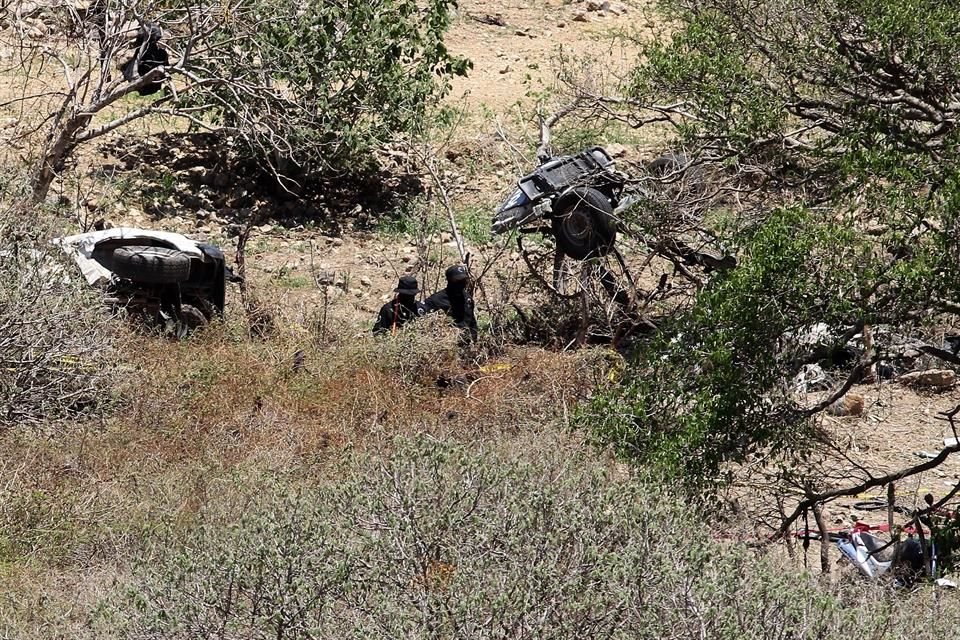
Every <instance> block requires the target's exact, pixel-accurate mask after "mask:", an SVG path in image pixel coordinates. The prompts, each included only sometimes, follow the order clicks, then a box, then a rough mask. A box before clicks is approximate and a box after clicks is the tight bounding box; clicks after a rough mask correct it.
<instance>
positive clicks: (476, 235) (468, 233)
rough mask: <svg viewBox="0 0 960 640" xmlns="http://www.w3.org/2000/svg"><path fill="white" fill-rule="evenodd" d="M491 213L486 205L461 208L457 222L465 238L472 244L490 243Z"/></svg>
mask: <svg viewBox="0 0 960 640" xmlns="http://www.w3.org/2000/svg"><path fill="white" fill-rule="evenodd" d="M490 218H491V214H490V211H489V209H487V208H486V207H481V206H475V207H466V208H464V209H461V210H460V212H459V213H458V214H457V224H458V225H459V228H460V233H461V234H463V238H464V239H465V240H466V241H467V242H470V243H472V244H479V245H483V244H488V243H489V242H490V240H491V236H490Z"/></svg>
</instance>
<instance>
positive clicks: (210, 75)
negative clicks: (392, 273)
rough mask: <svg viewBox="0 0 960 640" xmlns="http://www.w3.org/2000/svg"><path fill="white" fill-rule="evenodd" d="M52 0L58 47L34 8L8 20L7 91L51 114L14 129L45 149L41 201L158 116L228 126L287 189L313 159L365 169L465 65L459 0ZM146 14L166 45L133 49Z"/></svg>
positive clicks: (37, 198) (2, 36)
mask: <svg viewBox="0 0 960 640" xmlns="http://www.w3.org/2000/svg"><path fill="white" fill-rule="evenodd" d="M55 4H57V6H56V7H43V8H39V9H37V8H35V9H36V10H38V11H41V12H42V13H43V15H44V17H45V19H46V20H47V21H48V22H50V23H51V24H52V25H53V27H52V28H54V29H57V30H62V31H63V33H64V34H65V37H64V38H63V41H62V44H63V47H62V48H61V49H57V50H55V49H53V48H50V47H49V46H46V43H44V42H38V41H36V40H35V39H33V38H31V37H30V35H29V31H28V30H29V25H28V23H27V21H15V22H14V25H13V28H12V29H10V30H6V31H4V32H2V33H0V42H2V44H4V45H5V46H7V47H9V48H11V49H12V50H14V51H16V52H17V55H18V58H19V59H20V60H21V62H22V68H23V69H24V76H25V77H24V82H23V87H22V90H21V91H20V93H19V95H15V96H13V97H12V98H11V102H12V103H16V104H19V105H20V108H21V109H23V110H24V111H26V112H28V113H35V114H39V115H40V116H46V117H45V118H44V120H43V122H40V121H37V122H34V121H33V120H32V119H31V117H26V118H24V120H23V122H22V123H20V126H18V128H17V130H16V132H15V137H18V138H20V139H21V140H22V141H23V142H24V143H26V142H29V143H30V144H31V148H33V149H34V153H37V154H38V155H37V156H36V157H35V158H34V160H33V162H32V164H33V167H34V178H33V184H32V191H33V193H32V200H33V202H34V203H39V202H42V201H44V199H45V198H46V196H47V194H48V192H49V189H50V186H51V184H53V182H54V181H55V180H56V179H57V178H58V176H61V175H62V174H63V172H64V171H65V170H66V168H67V166H68V165H69V163H70V162H69V161H70V160H71V158H72V156H73V154H74V152H75V150H76V149H77V148H78V147H79V146H81V145H83V144H85V143H87V142H90V141H92V140H94V139H95V138H98V137H100V136H103V135H105V134H107V133H110V132H112V131H115V130H118V129H121V128H124V127H127V126H128V125H129V124H130V123H132V122H134V121H136V120H138V119H141V118H145V117H148V116H151V115H163V116H173V117H178V118H183V119H184V120H185V122H187V123H188V124H189V125H190V126H191V127H194V126H195V127H199V128H203V129H210V128H215V129H218V130H220V131H221V132H222V133H224V135H225V137H228V138H230V140H229V141H228V142H227V144H233V145H236V146H237V148H239V149H241V150H243V151H245V152H246V153H247V155H248V156H249V157H250V159H252V160H254V161H257V162H259V163H260V166H261V167H263V168H264V169H269V170H272V172H273V173H274V174H275V175H276V177H278V178H283V177H288V178H290V180H288V181H287V182H285V183H284V185H285V186H286V187H288V188H290V189H293V188H295V187H296V186H298V182H297V181H300V180H302V179H303V178H304V177H305V176H307V175H308V174H309V173H311V172H316V171H321V170H324V171H330V170H336V171H343V170H354V171H355V170H358V169H361V168H366V167H367V166H369V165H370V164H371V163H372V159H371V157H370V154H369V152H370V151H371V150H372V149H374V148H377V147H378V146H380V145H382V144H384V143H386V142H390V141H394V140H396V139H397V138H401V137H405V136H407V137H408V136H410V135H412V134H414V133H416V132H418V131H420V130H421V128H422V126H423V124H424V121H425V117H426V115H427V114H428V113H430V112H431V110H432V109H433V108H434V106H435V105H436V103H437V100H438V99H439V98H441V97H442V96H443V95H444V93H445V92H446V91H447V90H448V89H449V79H450V78H451V76H453V75H458V74H459V75H463V74H465V73H466V71H467V69H468V68H469V66H470V63H469V62H468V61H467V60H465V59H463V58H460V57H458V56H455V55H452V54H451V53H450V52H449V51H448V50H447V48H446V46H445V44H444V41H443V39H444V35H445V33H446V30H447V28H448V27H449V24H450V19H451V13H452V11H453V9H454V8H455V7H456V1H455V0H429V1H428V2H417V1H416V0H371V1H369V2H300V1H297V0H278V1H276V2H273V1H268V0H237V1H234V2H229V3H223V2H209V1H205V2H190V3H184V2H175V1H171V0H116V1H115V2H109V3H105V2H94V3H89V4H90V6H84V7H73V6H72V5H69V6H68V5H64V6H60V5H63V3H55ZM147 25H154V27H153V28H152V29H151V30H150V32H151V33H152V34H159V35H160V38H159V43H158V44H155V45H153V47H155V48H156V49H157V50H158V51H159V53H157V52H156V51H154V50H153V49H150V50H149V51H152V53H137V52H138V51H139V49H138V48H137V47H139V46H140V43H139V42H138V41H135V40H134V38H135V37H136V36H137V33H138V28H139V29H143V33H147V30H146V28H145V27H146V26H147ZM157 27H159V29H157ZM134 45H137V46H134ZM137 55H140V56H141V58H142V59H141V62H139V63H138V64H137V65H136V67H135V69H134V67H133V66H132V65H131V64H130V63H131V61H133V60H134V59H135V57H136V56H137ZM144 56H149V57H144ZM157 59H162V62H163V64H153V63H152V62H151V61H156V60H157ZM51 64H54V65H55V66H56V68H57V70H58V74H59V77H57V76H51V75H50V73H49V68H50V65H51ZM118 68H122V69H124V72H123V74H122V75H121V74H118V73H117V71H116V70H117V69H118ZM33 83H37V84H42V85H44V86H47V85H51V86H54V87H55V89H53V90H51V91H42V92H38V91H36V90H35V87H34V86H33ZM137 93H139V94H140V95H141V96H143V97H142V98H140V97H134V94H137ZM37 131H44V132H45V133H46V138H45V140H39V139H34V134H35V133H36V132H37Z"/></svg>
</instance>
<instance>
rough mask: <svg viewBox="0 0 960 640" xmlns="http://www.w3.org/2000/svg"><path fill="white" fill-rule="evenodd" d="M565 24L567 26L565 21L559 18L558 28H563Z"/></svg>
mask: <svg viewBox="0 0 960 640" xmlns="http://www.w3.org/2000/svg"><path fill="white" fill-rule="evenodd" d="M566 26H567V23H566V22H564V21H563V20H561V21H560V22H558V23H557V28H558V29H563V28H565V27H566Z"/></svg>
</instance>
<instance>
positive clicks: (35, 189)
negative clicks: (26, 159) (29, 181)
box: [30, 112, 93, 205]
mask: <svg viewBox="0 0 960 640" xmlns="http://www.w3.org/2000/svg"><path fill="white" fill-rule="evenodd" d="M92 118H93V116H92V115H90V114H87V113H77V112H74V113H73V114H72V115H71V116H70V118H69V119H68V120H67V122H66V124H65V125H64V127H63V129H61V130H60V131H59V132H57V131H54V132H52V133H51V135H50V137H51V140H53V142H52V144H48V145H47V148H46V149H45V150H44V154H43V160H41V162H40V168H39V169H38V170H37V173H36V175H35V176H34V178H33V186H32V191H31V196H30V202H31V204H34V205H38V204H41V203H43V201H44V200H46V199H47V194H48V193H49V192H50V185H52V184H53V181H54V180H55V179H56V178H57V176H58V175H60V172H61V171H62V170H63V164H64V162H65V161H66V159H67V157H68V156H69V155H70V153H72V152H73V149H74V148H75V147H76V146H77V140H76V136H77V134H78V133H79V132H81V131H83V130H84V129H85V128H86V127H87V125H88V124H90V120H91V119H92Z"/></svg>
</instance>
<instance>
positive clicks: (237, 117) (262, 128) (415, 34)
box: [192, 0, 469, 169]
mask: <svg viewBox="0 0 960 640" xmlns="http://www.w3.org/2000/svg"><path fill="white" fill-rule="evenodd" d="M455 6H456V3H455V1H454V0H431V1H430V2H428V3H418V2H415V1H414V0H376V1H375V2H348V3H330V2H323V3H316V2H314V3H303V2H297V1H295V0H283V1H281V2H263V1H262V0H244V1H243V2H240V3H235V4H234V5H233V6H232V7H231V15H232V19H228V20H224V21H223V23H222V24H221V25H220V28H219V29H217V30H216V31H215V32H213V33H212V34H211V35H210V37H209V40H210V46H211V48H213V49H214V50H216V49H217V48H218V47H219V43H220V42H231V41H233V42H236V45H235V47H234V50H235V55H232V56H229V57H223V58H219V59H216V60H204V59H203V58H202V56H201V57H199V58H198V59H197V64H198V66H200V67H201V68H202V67H206V66H210V65H213V66H215V67H216V73H215V75H216V76H217V77H220V78H233V79H241V78H245V79H249V82H250V86H249V87H246V86H245V85H244V84H243V83H242V82H215V83H209V84H206V85H203V86H200V87H198V90H197V91H196V92H195V93H194V94H193V97H192V100H193V101H195V102H196V103H197V104H199V105H202V106H204V107H205V108H206V111H207V113H208V114H209V115H211V116H216V120H217V121H218V122H219V123H221V124H223V125H224V126H226V127H227V128H228V129H232V128H237V129H240V130H241V131H242V133H243V135H244V137H245V138H246V139H247V141H248V142H250V143H252V144H255V145H258V146H259V147H260V148H261V150H262V151H265V152H267V154H268V157H274V158H276V159H279V160H280V161H281V163H292V164H294V165H296V166H298V167H300V168H310V167H312V168H329V167H333V168H343V167H344V166H349V164H347V163H349V161H351V160H354V161H355V160H357V159H358V158H360V159H362V158H363V157H364V156H365V152H367V151H369V149H370V148H371V147H375V146H377V145H379V144H382V143H384V142H387V141H390V140H392V139H393V138H394V137H396V136H397V135H403V134H409V133H412V132H415V131H417V130H418V129H419V128H420V127H421V126H422V124H423V122H424V117H425V115H426V114H427V113H428V111H429V109H430V108H431V107H432V106H433V105H434V104H435V103H436V100H437V99H438V98H439V97H440V96H442V95H443V93H445V92H446V90H447V89H448V85H447V81H448V79H449V78H450V77H451V76H452V75H456V74H460V75H462V74H464V73H466V71H467V69H468V66H469V63H468V62H467V61H466V60H464V59H462V58H459V57H456V56H453V55H451V54H450V53H449V52H448V51H447V49H446V46H445V45H444V42H443V38H444V34H445V32H446V30H447V27H448V26H449V23H450V12H451V9H452V8H453V7H455ZM238 86H240V87H242V88H243V90H241V91H238V90H237V87H238ZM273 152H276V154H275V155H269V154H273ZM283 168H284V167H283V166H278V167H277V169H283Z"/></svg>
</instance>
